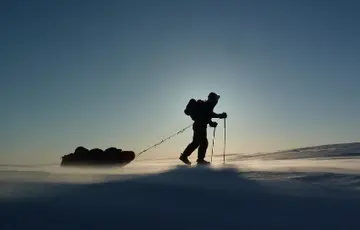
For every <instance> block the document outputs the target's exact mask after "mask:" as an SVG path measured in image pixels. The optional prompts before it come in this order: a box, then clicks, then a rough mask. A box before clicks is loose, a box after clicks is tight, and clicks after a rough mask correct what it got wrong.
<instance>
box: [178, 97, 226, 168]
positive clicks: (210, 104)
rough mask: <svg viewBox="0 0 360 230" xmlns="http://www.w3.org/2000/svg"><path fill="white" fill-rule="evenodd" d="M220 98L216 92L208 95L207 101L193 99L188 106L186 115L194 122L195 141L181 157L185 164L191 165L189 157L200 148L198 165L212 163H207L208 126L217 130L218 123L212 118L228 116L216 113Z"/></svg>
mask: <svg viewBox="0 0 360 230" xmlns="http://www.w3.org/2000/svg"><path fill="white" fill-rule="evenodd" d="M219 99H220V96H219V95H217V94H216V93H214V92H211V93H210V94H209V95H208V99H207V100H206V101H203V100H197V101H196V100H195V99H191V100H190V101H189V103H188V105H187V106H186V109H185V111H184V112H185V114H186V115H188V116H190V117H191V118H192V119H193V121H194V124H193V131H194V134H193V140H192V142H191V143H190V144H189V145H188V146H187V147H186V148H185V150H184V152H183V153H182V154H181V156H180V158H179V159H180V160H181V161H183V162H184V163H185V164H189V165H190V164H191V162H190V161H189V159H188V157H189V156H190V155H191V154H192V152H194V151H195V149H197V148H198V157H197V163H198V164H210V162H208V161H205V155H206V150H207V147H208V139H207V125H208V124H209V125H210V127H213V128H215V127H216V126H217V122H214V121H212V120H211V119H212V118H220V119H223V118H226V117H227V114H226V113H225V112H224V113H221V114H217V113H214V111H213V110H214V108H215V106H216V105H217V103H218V101H219Z"/></svg>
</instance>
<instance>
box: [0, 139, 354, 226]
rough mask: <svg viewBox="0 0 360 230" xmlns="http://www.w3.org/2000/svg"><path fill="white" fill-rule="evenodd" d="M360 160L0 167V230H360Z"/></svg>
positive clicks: (333, 152)
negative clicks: (198, 164)
mask: <svg viewBox="0 0 360 230" xmlns="http://www.w3.org/2000/svg"><path fill="white" fill-rule="evenodd" d="M356 153H357V154H356ZM359 153H360V143H351V144H338V145H328V146H317V147H311V148H303V149H297V150H289V151H281V152H277V153H268V154H257V155H255V156H251V157H250V156H243V155H240V154H238V155H236V154H232V155H231V156H228V158H227V164H226V165H222V158H221V157H216V158H214V159H213V160H214V165H213V166H212V167H208V168H205V167H191V168H187V167H184V166H181V165H180V164H179V163H180V162H179V161H178V160H177V159H166V160H157V161H135V162H133V163H132V164H130V165H128V166H126V167H124V168H115V169H69V168H60V167H59V166H58V165H28V166H21V167H20V166H12V165H2V166H1V167H0V229H1V230H6V229H29V228H33V229H77V230H78V229H87V230H90V229H150V228H154V229H157V230H158V229H172V230H174V229H207V230H208V229H219V230H221V229H292V230H296V229H306V230H308V229H316V230H319V229H330V230H332V229H360V218H357V215H358V213H360V191H359V188H360V167H359V165H360V159H358V158H357V157H358V156H360V154H359ZM195 156H196V154H194V155H193V157H192V158H191V160H193V161H194V160H195V158H194V157H195Z"/></svg>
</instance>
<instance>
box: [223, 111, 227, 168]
mask: <svg viewBox="0 0 360 230" xmlns="http://www.w3.org/2000/svg"><path fill="white" fill-rule="evenodd" d="M225 151H226V118H225V119H224V152H223V164H225Z"/></svg>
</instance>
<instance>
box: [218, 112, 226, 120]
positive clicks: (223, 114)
mask: <svg viewBox="0 0 360 230" xmlns="http://www.w3.org/2000/svg"><path fill="white" fill-rule="evenodd" d="M219 118H220V119H224V118H227V114H226V113H222V114H220V116H219Z"/></svg>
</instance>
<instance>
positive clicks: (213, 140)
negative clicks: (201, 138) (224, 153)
mask: <svg viewBox="0 0 360 230" xmlns="http://www.w3.org/2000/svg"><path fill="white" fill-rule="evenodd" d="M215 130H216V127H214V131H213V139H212V149H211V159H210V162H211V163H212V157H213V154H214V145H215Z"/></svg>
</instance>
